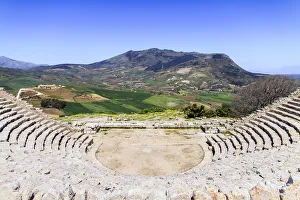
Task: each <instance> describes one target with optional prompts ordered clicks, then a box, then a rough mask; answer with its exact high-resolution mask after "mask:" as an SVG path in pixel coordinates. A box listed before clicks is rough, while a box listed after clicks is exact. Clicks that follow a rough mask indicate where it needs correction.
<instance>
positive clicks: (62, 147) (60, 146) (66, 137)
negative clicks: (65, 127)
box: [58, 134, 72, 152]
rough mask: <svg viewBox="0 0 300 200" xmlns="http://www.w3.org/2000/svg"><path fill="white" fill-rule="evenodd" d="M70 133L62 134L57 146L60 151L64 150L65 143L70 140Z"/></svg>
mask: <svg viewBox="0 0 300 200" xmlns="http://www.w3.org/2000/svg"><path fill="white" fill-rule="evenodd" d="M71 135H72V134H68V135H65V136H62V139H61V142H60V145H59V146H58V148H59V149H58V150H60V151H62V152H66V148H67V145H68V143H69V142H70V140H71V139H72V137H71Z"/></svg>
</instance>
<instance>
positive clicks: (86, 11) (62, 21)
mask: <svg viewBox="0 0 300 200" xmlns="http://www.w3.org/2000/svg"><path fill="white" fill-rule="evenodd" d="M299 6H300V2H299V1H297V0H286V1H282V0H272V1H271V0H266V1H263V2H261V1H256V0H255V1H250V0H246V1H235V0H228V1H226V2H224V1H220V0H218V1H209V2H207V1H204V2H203V1H202V2H200V1H185V2H179V1H176V0H173V1H164V2H160V1H156V0H154V1H143V2H140V1H134V0H129V1H126V2H122V1H101V2H99V1H88V2H87V1H80V0H73V1H70V0H65V1H62V2H54V1H47V0H46V1H37V0H28V1H26V2H25V1H20V0H3V1H1V2H0V16H1V17H0V23H1V25H2V27H4V28H2V29H1V32H0V42H1V44H2V45H1V47H0V55H1V56H6V57H9V58H12V59H15V60H20V61H25V62H33V63H38V64H50V65H51V64H61V63H80V64H85V63H93V62H98V61H101V60H105V59H108V58H111V57H113V56H116V55H119V54H121V53H124V52H126V51H128V50H143V49H149V48H159V49H171V50H175V51H184V52H194V51H195V52H199V53H225V54H227V55H229V56H230V57H231V58H232V59H233V60H234V61H235V62H236V63H237V64H238V65H239V66H241V67H242V68H244V69H246V70H248V71H251V72H259V73H273V74H274V73H280V74H300V61H299V52H300V38H299V35H300V13H299V12H298V11H299Z"/></svg>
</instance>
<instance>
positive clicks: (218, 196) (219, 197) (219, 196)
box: [206, 185, 227, 200]
mask: <svg viewBox="0 0 300 200" xmlns="http://www.w3.org/2000/svg"><path fill="white" fill-rule="evenodd" d="M206 190H207V192H208V193H209V194H210V196H211V197H212V199H213V200H227V198H226V195H225V194H223V193H222V192H220V191H219V190H218V189H217V188H215V187H214V186H210V185H208V186H206Z"/></svg>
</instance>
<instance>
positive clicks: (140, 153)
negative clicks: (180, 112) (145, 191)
mask: <svg viewBox="0 0 300 200" xmlns="http://www.w3.org/2000/svg"><path fill="white" fill-rule="evenodd" d="M196 131H197V130H166V129H163V130H162V129H112V130H108V131H106V132H105V133H103V132H102V133H101V134H99V137H100V138H99V140H100V141H101V146H100V147H99V149H98V151H97V153H96V157H97V159H98V160H99V161H100V162H101V163H102V164H103V165H104V166H106V167H107V168H110V169H112V170H114V171H116V172H119V173H122V174H131V175H147V176H164V175H171V174H175V173H179V172H185V171H187V170H189V169H192V168H193V167H195V166H197V165H198V164H199V163H200V162H201V161H202V160H203V158H204V151H203V149H202V147H201V146H200V144H199V141H200V139H199V136H197V135H195V134H191V133H193V132H194V133H195V132H196Z"/></svg>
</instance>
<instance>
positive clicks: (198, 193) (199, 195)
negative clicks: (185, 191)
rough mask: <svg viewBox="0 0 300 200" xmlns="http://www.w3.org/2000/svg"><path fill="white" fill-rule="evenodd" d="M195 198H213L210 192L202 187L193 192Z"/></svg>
mask: <svg viewBox="0 0 300 200" xmlns="http://www.w3.org/2000/svg"><path fill="white" fill-rule="evenodd" d="M193 199H194V200H213V199H212V197H211V196H210V194H209V193H208V192H207V191H204V190H202V189H197V190H195V191H194V192H193Z"/></svg>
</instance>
